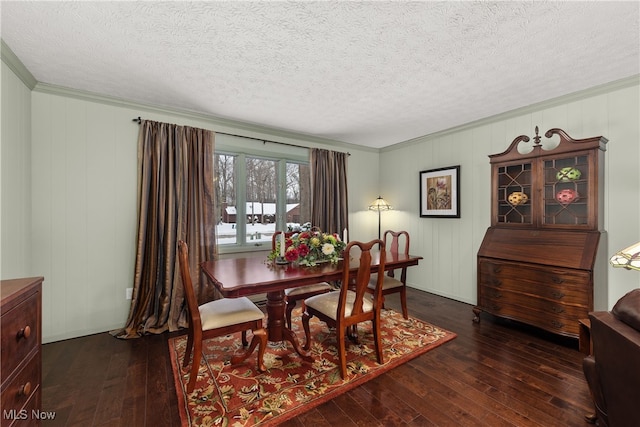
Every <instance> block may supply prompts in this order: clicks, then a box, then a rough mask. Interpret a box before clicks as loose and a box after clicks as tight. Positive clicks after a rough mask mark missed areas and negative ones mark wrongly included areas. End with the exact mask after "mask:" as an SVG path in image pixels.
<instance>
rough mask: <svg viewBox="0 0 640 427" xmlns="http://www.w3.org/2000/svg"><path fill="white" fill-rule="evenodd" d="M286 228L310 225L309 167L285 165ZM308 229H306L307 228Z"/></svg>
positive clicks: (297, 164)
mask: <svg viewBox="0 0 640 427" xmlns="http://www.w3.org/2000/svg"><path fill="white" fill-rule="evenodd" d="M286 182H287V217H286V218H287V219H286V221H287V228H288V229H293V230H295V229H298V228H299V227H302V226H303V225H304V224H305V223H308V225H309V226H310V225H311V191H310V185H311V179H310V175H309V165H304V164H300V163H287V176H286ZM307 228H308V227H307Z"/></svg>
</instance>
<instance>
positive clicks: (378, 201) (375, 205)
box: [369, 196, 393, 211]
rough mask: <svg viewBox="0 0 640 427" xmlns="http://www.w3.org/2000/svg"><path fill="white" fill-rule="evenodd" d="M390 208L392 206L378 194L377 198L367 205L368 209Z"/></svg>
mask: <svg viewBox="0 0 640 427" xmlns="http://www.w3.org/2000/svg"><path fill="white" fill-rule="evenodd" d="M392 209H393V206H391V205H390V204H389V203H388V202H387V201H386V200H385V199H383V198H382V197H381V196H378V198H377V199H376V200H375V201H374V202H373V203H372V204H370V205H369V210H370V211H390V210H392Z"/></svg>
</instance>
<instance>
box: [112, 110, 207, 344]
mask: <svg viewBox="0 0 640 427" xmlns="http://www.w3.org/2000/svg"><path fill="white" fill-rule="evenodd" d="M213 150H214V133H213V132H212V131H208V130H203V129H196V128H191V127H188V126H178V125H175V124H168V123H159V122H153V121H149V120H144V121H142V122H141V124H140V134H139V137H138V237H137V248H136V263H135V273H134V278H133V298H132V301H131V309H130V312H129V317H128V319H127V323H126V326H125V327H124V329H123V330H121V331H119V332H117V333H115V334H114V335H116V336H118V337H120V338H135V337H138V336H141V335H143V334H146V333H162V332H165V331H175V330H177V329H179V328H181V327H187V326H188V320H187V315H186V303H185V299H184V291H183V287H182V281H181V279H180V270H179V264H178V257H177V244H178V240H184V241H185V242H186V243H187V245H188V246H189V257H190V260H189V261H190V264H191V267H192V270H191V271H192V277H193V285H194V289H195V291H196V295H197V297H198V300H199V301H201V302H204V301H208V300H212V299H215V295H214V294H213V293H214V291H213V290H212V287H209V286H207V281H206V278H204V277H203V276H202V274H201V273H200V274H193V272H196V271H199V268H198V266H199V264H200V263H201V262H204V261H206V260H209V259H213V258H214V257H215V255H216V244H215V219H214V218H215V215H214V194H213V191H214V176H213V161H214V159H213V154H214V153H213Z"/></svg>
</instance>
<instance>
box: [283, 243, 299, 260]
mask: <svg viewBox="0 0 640 427" xmlns="http://www.w3.org/2000/svg"><path fill="white" fill-rule="evenodd" d="M284 257H285V259H286V260H287V261H289V262H293V261H295V260H297V259H298V249H296V248H294V247H293V246H292V247H290V248H288V249H287V251H286V252H285V253H284Z"/></svg>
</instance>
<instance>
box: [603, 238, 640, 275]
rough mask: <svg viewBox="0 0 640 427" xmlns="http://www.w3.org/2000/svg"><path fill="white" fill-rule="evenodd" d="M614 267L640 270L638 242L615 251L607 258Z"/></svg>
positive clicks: (639, 246)
mask: <svg viewBox="0 0 640 427" xmlns="http://www.w3.org/2000/svg"><path fill="white" fill-rule="evenodd" d="M609 263H611V265H612V266H614V267H624V268H626V269H627V270H631V269H633V270H640V242H638V243H636V244H634V245H632V246H629V247H628V248H625V249H623V250H621V251H618V252H616V253H615V254H614V255H613V256H612V257H611V259H610V260H609Z"/></svg>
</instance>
